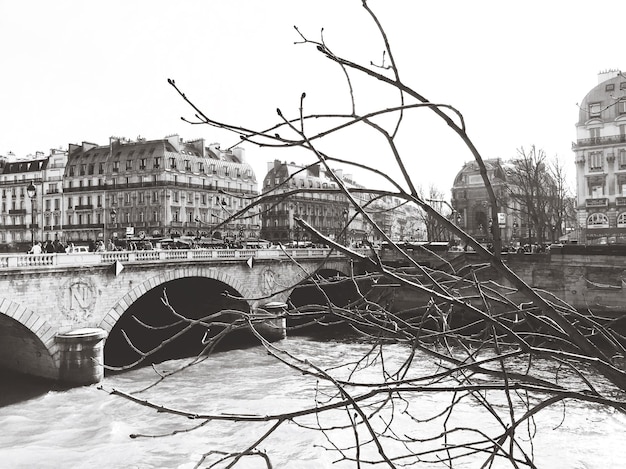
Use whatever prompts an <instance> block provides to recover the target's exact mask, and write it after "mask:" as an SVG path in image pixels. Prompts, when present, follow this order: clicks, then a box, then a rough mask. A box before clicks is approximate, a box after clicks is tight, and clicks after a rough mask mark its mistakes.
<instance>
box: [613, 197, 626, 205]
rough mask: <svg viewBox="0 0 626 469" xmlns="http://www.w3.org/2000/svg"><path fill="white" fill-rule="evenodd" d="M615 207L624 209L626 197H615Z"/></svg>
mask: <svg viewBox="0 0 626 469" xmlns="http://www.w3.org/2000/svg"><path fill="white" fill-rule="evenodd" d="M615 205H617V206H618V207H626V197H615Z"/></svg>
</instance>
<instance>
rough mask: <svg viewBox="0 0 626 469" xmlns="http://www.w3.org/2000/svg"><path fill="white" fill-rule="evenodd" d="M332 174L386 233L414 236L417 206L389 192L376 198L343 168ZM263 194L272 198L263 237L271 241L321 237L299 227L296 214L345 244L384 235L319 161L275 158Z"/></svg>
mask: <svg viewBox="0 0 626 469" xmlns="http://www.w3.org/2000/svg"><path fill="white" fill-rule="evenodd" d="M334 173H335V176H336V177H337V178H338V179H339V180H340V181H341V182H342V183H343V184H344V185H345V187H346V188H347V189H348V190H349V191H350V193H351V196H352V197H353V198H354V199H355V201H356V203H357V204H358V205H359V206H361V207H363V209H364V210H365V211H366V212H367V213H368V215H369V216H370V217H371V218H372V220H373V221H374V222H375V223H376V224H377V225H378V226H379V227H380V228H381V229H382V231H383V232H384V233H385V234H386V235H387V236H389V237H390V238H392V239H394V240H401V239H415V237H416V236H417V235H418V232H419V228H418V226H419V220H418V216H417V215H418V209H417V208H416V207H415V206H414V205H410V204H403V203H402V202H403V201H401V200H399V199H397V198H394V197H391V196H383V197H378V196H377V195H375V194H372V193H371V192H368V191H367V188H365V187H364V186H362V185H361V184H359V183H358V182H357V181H356V180H355V179H354V178H353V176H352V175H351V174H344V172H343V171H342V170H341V169H336V170H334ZM262 192H263V193H264V194H267V195H268V196H269V197H268V198H267V199H266V200H265V201H264V203H263V207H262V220H263V221H262V230H261V236H262V237H263V238H265V239H267V240H269V241H272V242H275V243H278V242H280V243H283V244H287V243H302V242H316V241H319V240H316V239H312V237H311V235H310V234H309V233H308V232H307V231H305V230H303V229H301V228H300V227H299V226H298V224H297V223H296V221H295V218H297V217H300V218H301V219H302V220H304V221H306V222H307V223H308V224H310V225H311V226H312V227H314V228H315V229H316V230H318V231H319V232H320V233H321V234H322V235H323V236H325V237H327V238H329V239H331V240H336V241H338V242H340V243H342V244H347V245H352V244H358V243H361V242H364V241H369V242H372V243H375V244H376V243H379V242H380V241H382V239H383V238H382V236H381V235H380V234H379V233H377V232H376V231H375V230H374V229H373V226H372V225H371V224H370V223H368V222H367V220H366V219H365V218H364V217H363V215H362V214H361V213H359V212H358V211H357V210H356V208H355V206H354V205H353V204H351V203H350V202H349V200H348V198H347V197H346V196H345V195H344V194H343V193H341V192H340V191H339V186H338V184H337V181H336V180H335V179H334V178H333V177H332V176H331V174H329V173H328V172H327V171H326V170H325V169H324V168H323V167H322V166H321V165H319V164H315V165H312V166H309V167H304V166H300V165H296V164H295V163H286V162H281V161H279V160H275V161H274V162H273V163H269V164H268V172H267V174H266V176H265V178H264V180H263V190H262ZM294 217H295V218H294ZM344 228H345V229H344Z"/></svg>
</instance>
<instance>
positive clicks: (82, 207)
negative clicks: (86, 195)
mask: <svg viewBox="0 0 626 469" xmlns="http://www.w3.org/2000/svg"><path fill="white" fill-rule="evenodd" d="M74 210H75V211H78V210H93V204H86V205H75V206H74Z"/></svg>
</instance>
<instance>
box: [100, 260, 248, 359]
mask: <svg viewBox="0 0 626 469" xmlns="http://www.w3.org/2000/svg"><path fill="white" fill-rule="evenodd" d="M236 274H237V272H236V271H235V275H228V274H226V273H225V272H224V269H216V268H206V267H200V266H198V267H193V268H185V267H181V268H179V269H174V270H170V271H167V272H165V273H160V274H158V275H155V276H154V277H152V278H150V279H147V280H144V281H142V282H141V283H140V284H138V285H135V286H134V287H133V288H132V289H131V290H130V291H129V292H128V293H127V294H126V295H124V296H123V297H122V298H121V299H119V301H118V302H117V303H116V304H115V306H114V307H113V308H111V310H110V311H109V313H108V314H107V316H106V317H105V318H104V319H103V321H102V322H101V328H102V329H104V330H106V331H107V332H108V337H107V339H106V341H105V346H104V363H105V364H106V365H107V366H110V367H112V368H113V369H121V368H129V367H134V366H142V365H145V364H148V363H159V362H162V361H164V360H170V359H177V358H184V357H191V356H196V355H198V354H199V353H203V350H204V349H205V348H206V347H207V343H208V342H206V341H207V340H208V339H209V338H210V337H213V336H215V335H218V334H219V332H220V330H221V329H222V328H226V327H227V326H225V324H228V323H232V322H234V321H235V320H236V319H239V318H240V314H238V313H237V312H236V311H242V312H248V311H249V310H250V303H249V301H248V300H247V299H246V297H244V296H243V295H249V293H250V292H249V291H248V288H247V286H246V285H245V284H244V283H243V282H242V281H240V280H239V279H238V278H237V277H236ZM163 290H166V291H167V299H168V302H169V306H164V305H163V303H162V301H161V300H162V292H163ZM223 292H228V295H223V294H222V293H223ZM222 312H223V313H222ZM216 315H217V316H216ZM207 317H211V318H212V319H211V321H215V323H214V325H212V326H210V327H208V326H206V325H203V324H202V323H194V322H193V321H197V320H201V319H203V318H207ZM184 318H188V319H189V320H190V321H191V322H189V321H187V320H185V319H184ZM246 333H248V331H242V330H239V331H231V332H229V333H228V334H227V335H228V337H225V336H224V337H222V338H221V339H220V341H219V343H220V346H225V345H228V344H229V343H232V342H233V341H236V340H241V339H242V336H245V335H246Z"/></svg>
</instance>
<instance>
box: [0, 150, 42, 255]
mask: <svg viewBox="0 0 626 469" xmlns="http://www.w3.org/2000/svg"><path fill="white" fill-rule="evenodd" d="M47 165H48V157H45V156H44V155H43V153H40V152H38V153H37V154H36V155H34V157H32V158H31V159H24V160H17V161H8V160H5V161H3V164H2V168H1V169H0V171H1V173H0V191H1V199H0V250H2V251H6V250H24V251H25V250H27V249H28V248H29V247H30V245H31V244H32V242H33V241H34V240H40V239H41V227H42V225H43V221H42V205H43V204H42V202H43V192H42V191H41V189H40V190H37V187H39V188H41V184H42V181H43V180H44V179H45V173H46V168H47Z"/></svg>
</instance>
